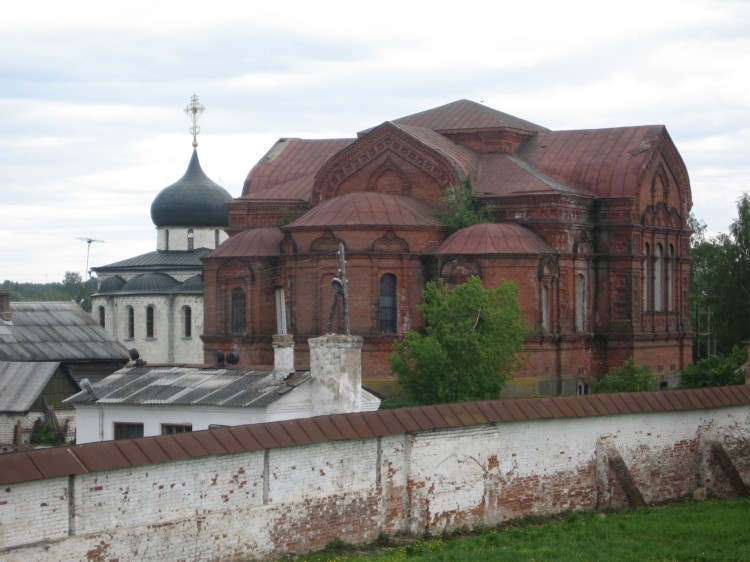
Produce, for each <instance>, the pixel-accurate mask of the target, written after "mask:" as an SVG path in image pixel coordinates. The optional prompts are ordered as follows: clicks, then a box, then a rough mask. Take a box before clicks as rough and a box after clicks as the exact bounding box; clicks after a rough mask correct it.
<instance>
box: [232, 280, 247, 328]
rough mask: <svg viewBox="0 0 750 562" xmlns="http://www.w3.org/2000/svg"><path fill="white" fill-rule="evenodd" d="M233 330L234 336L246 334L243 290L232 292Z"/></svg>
mask: <svg viewBox="0 0 750 562" xmlns="http://www.w3.org/2000/svg"><path fill="white" fill-rule="evenodd" d="M231 317H232V321H231V324H232V325H231V328H232V333H233V334H244V333H245V291H243V290H242V289H233V290H232V303H231Z"/></svg>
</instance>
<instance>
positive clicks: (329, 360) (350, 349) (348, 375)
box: [308, 334, 362, 416]
mask: <svg viewBox="0 0 750 562" xmlns="http://www.w3.org/2000/svg"><path fill="white" fill-rule="evenodd" d="M308 343H309V345H310V374H311V375H312V381H311V384H312V388H311V390H312V415H313V416H319V415H324V414H345V413H348V412H359V411H360V395H361V392H362V338H361V337H359V336H344V335H336V334H328V335H325V336H321V337H319V338H312V339H310V340H308Z"/></svg>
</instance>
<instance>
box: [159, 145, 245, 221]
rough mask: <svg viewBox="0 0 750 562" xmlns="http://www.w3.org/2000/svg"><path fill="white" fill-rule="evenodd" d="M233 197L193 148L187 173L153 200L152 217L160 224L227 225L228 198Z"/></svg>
mask: <svg viewBox="0 0 750 562" xmlns="http://www.w3.org/2000/svg"><path fill="white" fill-rule="evenodd" d="M231 200H232V196H231V195H230V194H229V192H228V191H227V190H226V189H224V188H223V187H221V186H220V185H219V184H217V183H215V182H213V181H212V180H211V179H209V177H208V176H207V175H206V174H205V173H204V172H203V170H202V169H201V165H200V162H199V161H198V151H197V150H195V149H193V157H192V158H191V159H190V164H189V165H188V168H187V171H186V172H185V175H184V176H182V178H180V179H179V180H178V181H176V182H175V183H173V184H172V185H170V186H169V187H165V188H164V189H162V190H161V191H160V192H159V195H157V196H156V199H154V202H153V203H151V220H152V221H153V222H154V224H155V225H156V226H157V227H160V226H183V227H191V226H227V224H229V219H228V213H227V207H226V205H225V204H224V203H225V202H226V201H231Z"/></svg>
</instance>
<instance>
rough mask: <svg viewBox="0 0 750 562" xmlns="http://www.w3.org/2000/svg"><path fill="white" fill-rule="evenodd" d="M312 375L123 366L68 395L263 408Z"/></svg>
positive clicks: (86, 400)
mask: <svg viewBox="0 0 750 562" xmlns="http://www.w3.org/2000/svg"><path fill="white" fill-rule="evenodd" d="M309 379H310V373H309V372H299V373H293V374H291V375H290V376H288V377H286V378H285V379H283V380H281V381H279V380H276V379H275V378H274V376H273V374H272V372H270V371H246V370H240V369H228V368H208V369H207V368H198V367H182V366H145V367H124V368H122V369H120V370H119V371H117V372H115V373H113V374H111V375H110V376H108V377H106V378H104V379H102V380H100V381H98V382H96V383H94V384H93V385H92V388H93V389H94V395H91V394H90V393H88V392H87V391H86V390H83V391H81V392H79V393H78V394H76V395H74V396H72V397H70V398H68V399H66V402H69V403H72V404H127V405H157V404H158V405H178V404H179V405H200V406H225V407H242V408H254V407H258V408H259V407H263V406H267V405H268V404H271V403H273V402H275V401H276V400H278V399H279V398H281V396H283V395H284V394H285V393H287V392H288V391H290V390H292V389H293V388H296V387H298V386H300V385H301V384H303V383H304V382H306V381H308V380H309Z"/></svg>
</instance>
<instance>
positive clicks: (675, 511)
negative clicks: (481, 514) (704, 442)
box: [294, 500, 750, 562]
mask: <svg viewBox="0 0 750 562" xmlns="http://www.w3.org/2000/svg"><path fill="white" fill-rule="evenodd" d="M385 542H387V541H386V540H384V539H381V540H380V541H379V543H380V544H381V545H382V544H384V543H385ZM391 543H392V545H391V546H377V547H376V546H373V547H372V548H371V549H370V550H366V549H360V548H357V547H346V545H342V544H340V543H339V544H337V545H336V546H337V548H335V549H332V550H331V549H329V551H327V552H320V553H316V554H312V555H307V556H300V557H298V558H296V559H294V560H297V561H300V562H301V561H309V562H323V561H326V562H328V561H334V560H335V561H350V562H354V561H367V562H372V561H397V560H409V561H446V562H447V561H456V562H459V561H461V562H464V561H466V560H469V561H470V562H484V561H502V560H514V561H515V560H529V561H532V560H533V561H543V560H576V561H579V560H580V561H587V560H591V561H600V560H618V561H619V560H625V561H627V560H633V561H636V560H637V561H645V560H653V561H671V560H690V561H699V560H721V561H732V560H738V561H739V560H745V561H750V500H711V501H707V502H701V503H697V502H696V503H693V502H690V503H684V504H673V505H669V506H664V507H654V508H649V509H643V510H639V511H622V512H618V513H607V514H600V513H572V514H568V515H564V516H561V517H557V518H550V519H547V520H544V521H541V522H540V521H537V520H534V522H529V521H518V522H512V523H509V524H507V525H504V526H501V527H499V528H497V529H490V530H485V531H483V532H482V533H480V534H472V533H467V534H458V535H455V536H450V537H448V536H446V537H442V538H436V539H423V538H419V539H418V538H410V539H392V540H391Z"/></svg>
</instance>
